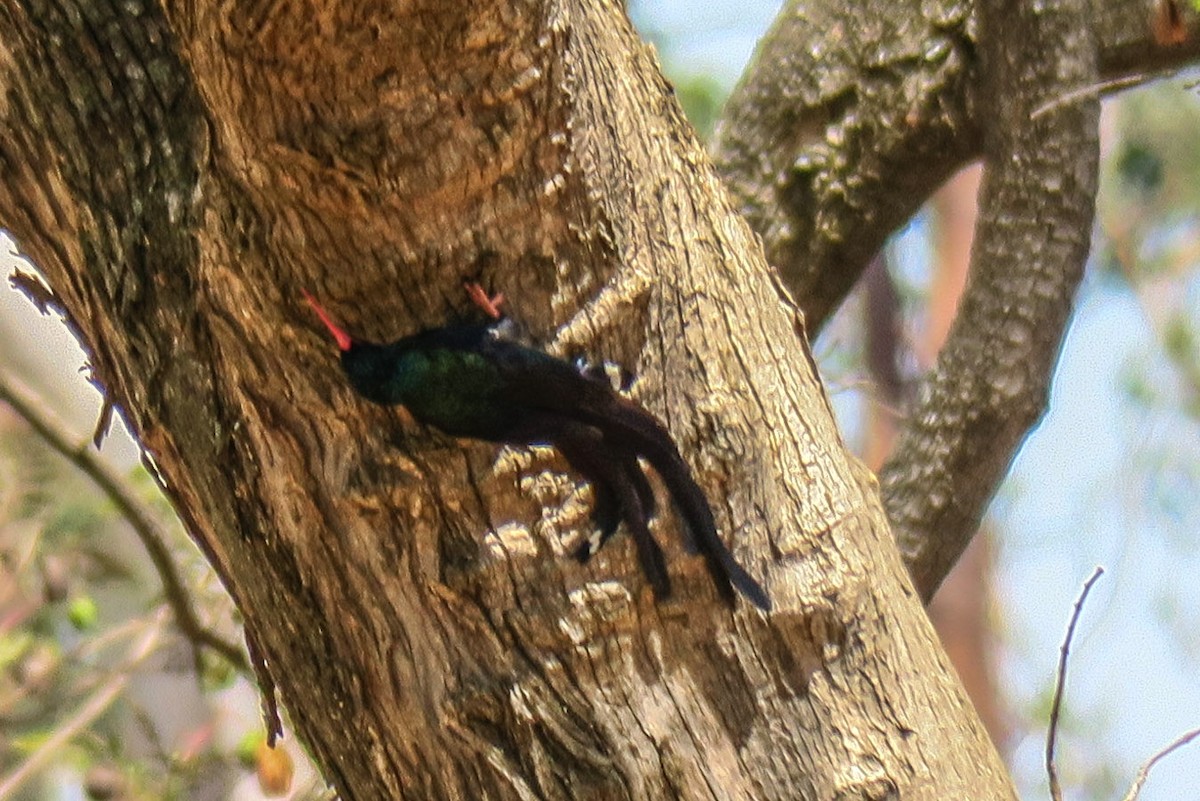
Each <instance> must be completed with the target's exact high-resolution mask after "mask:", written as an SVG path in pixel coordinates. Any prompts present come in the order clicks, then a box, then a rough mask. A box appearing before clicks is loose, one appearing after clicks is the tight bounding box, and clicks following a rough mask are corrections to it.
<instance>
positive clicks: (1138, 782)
mask: <svg viewBox="0 0 1200 801" xmlns="http://www.w3.org/2000/svg"><path fill="white" fill-rule="evenodd" d="M1197 737H1200V729H1192V730H1191V731H1189V732H1186V733H1184V734H1181V735H1180V736H1179V737H1177V738H1176V739H1175V741H1174V742H1172V743H1171V744H1170V745H1168V746H1167V747H1166V748H1164V749H1163V750H1161V751H1159V752H1158V753H1157V754H1155V755H1154V756H1152V757H1150V759H1148V760H1147V761H1146V764H1144V765H1142V767H1141V769H1140V770H1138V772H1137V778H1136V779H1134V780H1133V784H1132V785H1131V786H1130V788H1129V792H1128V793H1126V794H1125V797H1124V798H1122V799H1121V801H1137V797H1138V794H1139V793H1141V792H1142V785H1144V784H1145V783H1146V780H1147V779H1149V778H1150V771H1151V770H1153V769H1154V766H1155V765H1157V764H1158V762H1159V760H1161V759H1163V758H1165V757H1167V756H1169V755H1170V754H1171V753H1172V752H1174V751H1176V750H1178V749H1180V748H1183V747H1184V746H1185V745H1187V744H1188V743H1190V742H1191V741H1192V740H1195V739H1196V738H1197Z"/></svg>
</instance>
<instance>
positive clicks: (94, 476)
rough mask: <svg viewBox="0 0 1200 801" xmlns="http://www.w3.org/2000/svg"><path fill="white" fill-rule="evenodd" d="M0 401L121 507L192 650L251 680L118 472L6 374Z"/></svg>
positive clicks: (150, 514) (150, 515)
mask: <svg viewBox="0 0 1200 801" xmlns="http://www.w3.org/2000/svg"><path fill="white" fill-rule="evenodd" d="M0 401H4V402H6V403H7V404H8V405H9V406H11V407H12V409H13V411H15V412H16V413H17V414H18V415H19V416H20V417H21V418H22V419H24V420H25V422H27V423H28V424H29V426H30V427H31V428H32V429H33V430H34V431H36V432H37V433H38V434H39V435H40V436H41V437H42V439H43V440H45V441H46V443H47V444H48V445H49V446H50V447H51V448H53V449H54V450H56V451H58V452H59V453H60V454H62V455H63V456H65V457H66V458H67V460H68V461H70V462H71V463H72V464H73V465H75V466H76V467H77V468H79V470H80V471H81V472H83V474H84V475H86V476H87V477H88V478H90V479H91V480H92V481H93V482H94V483H95V484H96V486H98V487H99V488H100V489H101V491H102V492H104V494H105V495H106V496H107V497H108V499H109V500H110V501H111V502H112V503H113V505H114V506H116V508H117V511H118V512H120V513H121V515H122V516H123V517H124V518H125V519H126V520H127V521H129V525H130V526H131V527H132V528H133V531H134V533H135V534H136V535H137V537H138V539H139V540H140V541H141V543H142V547H143V548H145V549H146V554H147V555H148V556H149V557H150V561H151V562H152V563H153V565H154V569H155V571H157V573H158V576H159V579H160V580H161V581H162V586H163V593H164V595H165V596H166V599H167V603H168V604H170V606H171V611H172V612H173V613H174V615H175V625H176V626H177V627H178V628H179V630H180V632H181V633H182V634H183V636H184V637H185V638H186V639H187V640H188V641H189V642H191V643H192V646H193V647H194V648H200V647H205V648H211V649H212V650H213V651H216V652H217V653H218V654H220V655H221V657H223V658H224V659H225V660H226V661H227V662H229V664H231V665H232V666H233V667H234V668H236V669H237V670H238V671H240V672H241V673H243V674H246V675H249V673H250V663H249V662H248V661H247V660H246V656H245V654H244V653H243V652H242V649H240V648H238V647H237V646H236V645H234V644H233V643H231V642H229V641H228V640H225V639H224V638H223V637H221V636H220V635H218V634H216V633H215V632H213V631H211V630H209V629H208V628H206V627H205V626H204V624H203V623H201V622H200V619H199V618H198V617H197V616H196V612H195V610H194V609H193V608H192V603H191V599H190V598H189V596H188V592H187V589H186V588H185V587H184V584H183V580H182V579H181V578H180V576H179V571H178V569H177V568H176V566H175V561H174V560H173V559H172V558H171V552H170V550H169V549H168V548H167V545H166V541H167V538H166V533H165V532H164V531H163V530H162V528H161V526H159V524H158V523H157V522H156V520H155V517H154V513H153V512H151V511H150V510H149V509H148V508H147V507H146V505H145V504H144V503H143V502H142V501H141V500H140V499H139V498H138V497H137V495H136V494H135V493H134V492H133V490H132V489H131V488H130V487H129V486H128V485H127V484H126V482H125V480H124V479H123V478H122V477H121V476H120V475H119V474H118V473H117V472H116V470H114V469H113V468H112V467H111V466H110V465H109V464H108V463H107V462H105V461H103V460H101V459H100V458H99V457H98V455H97V454H96V453H95V451H92V450H89V449H88V448H87V446H86V445H84V446H83V447H77V446H75V445H74V444H72V438H71V436H70V434H69V433H67V428H66V426H65V425H63V423H62V421H61V420H59V419H58V418H57V417H55V416H54V415H53V413H52V412H50V411H49V407H48V406H47V404H46V403H45V402H43V401H42V400H41V399H39V398H38V397H37V396H36V395H35V394H34V393H33V392H32V391H30V390H29V389H28V388H26V387H24V386H23V385H22V384H21V383H20V382H19V381H18V380H17V379H16V378H14V377H13V376H12V375H10V374H9V373H7V372H5V371H4V370H0Z"/></svg>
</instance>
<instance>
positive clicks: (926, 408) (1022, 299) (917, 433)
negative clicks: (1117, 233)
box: [880, 0, 1099, 600]
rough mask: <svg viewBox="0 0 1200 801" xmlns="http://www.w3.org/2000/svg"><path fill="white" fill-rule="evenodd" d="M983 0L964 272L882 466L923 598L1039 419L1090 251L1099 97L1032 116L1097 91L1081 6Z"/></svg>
mask: <svg viewBox="0 0 1200 801" xmlns="http://www.w3.org/2000/svg"><path fill="white" fill-rule="evenodd" d="M1001 5H1002V7H993V6H992V5H991V4H990V3H981V4H980V28H981V34H980V41H981V42H982V43H984V49H983V51H982V53H981V71H982V75H981V79H982V83H981V100H982V104H981V109H980V111H981V113H985V114H989V115H990V116H991V117H992V118H993V120H994V123H993V125H992V126H991V127H990V128H989V129H988V132H987V136H986V142H985V152H986V159H987V162H986V169H985V173H984V179H983V185H982V188H981V190H980V217H979V222H978V225H977V230H976V235H975V245H974V248H973V252H972V258H971V269H970V277H969V279H968V285H967V289H966V292H965V294H964V297H963V300H962V303H961V306H960V310H959V313H958V315H957V317H956V319H955V321H954V325H953V326H952V327H951V330H950V334H949V337H948V339H947V342H946V345H945V346H944V347H943V348H942V351H941V353H940V354H939V356H938V361H937V364H936V365H935V366H934V369H933V370H932V371H931V372H930V373H929V374H928V375H927V376H926V377H925V378H924V379H923V381H922V384H921V387H920V389H919V391H918V394H917V397H918V400H917V402H916V404H915V408H914V409H913V410H912V411H911V412H910V414H909V415H908V420H907V423H906V425H905V427H904V430H903V431H902V433H901V437H900V440H899V443H898V444H897V447H896V450H895V452H894V453H893V454H892V457H891V459H890V460H889V461H888V463H887V464H886V465H884V467H883V469H882V470H881V471H880V484H881V486H882V490H883V497H884V504H885V506H886V507H887V511H888V516H889V518H890V520H891V521H892V527H893V531H894V533H895V534H896V538H897V540H898V541H899V544H900V550H901V553H902V555H903V557H904V559H905V561H906V562H907V564H908V566H909V570H910V572H911V573H912V575H913V580H914V583H915V584H916V586H917V590H918V592H920V593H921V595H922V597H923V598H925V599H926V600H928V599H929V598H931V597H932V596H933V593H934V591H935V590H936V589H937V587H938V585H939V584H940V583H941V581H942V579H943V578H944V577H945V575H946V573H947V572H948V571H949V569H950V568H951V567H952V566H953V565H954V563H955V561H957V559H958V557H959V555H960V554H961V553H962V552H963V550H965V548H966V546H967V544H968V543H969V542H970V541H971V538H972V537H973V536H974V535H975V532H976V530H977V529H978V525H979V520H980V518H981V517H982V514H983V510H984V508H985V506H986V504H987V502H988V501H989V500H990V499H991V497H992V494H993V493H994V492H995V488H996V486H997V485H998V484H999V482H1000V479H1001V478H1003V476H1004V473H1005V472H1006V471H1007V469H1008V465H1009V463H1010V461H1011V459H1012V455H1013V453H1014V452H1015V450H1016V447H1017V445H1018V444H1019V443H1020V441H1021V440H1022V439H1023V438H1024V437H1025V435H1026V434H1027V433H1028V431H1029V429H1030V427H1031V426H1032V425H1033V424H1034V423H1035V422H1036V421H1037V420H1038V419H1039V418H1040V416H1041V415H1042V413H1043V411H1044V409H1045V402H1046V397H1047V394H1048V391H1049V384H1050V375H1051V372H1052V371H1053V368H1054V364H1055V361H1056V360H1057V356H1058V351H1059V346H1060V343H1061V341H1062V334H1063V331H1064V330H1065V328H1066V325H1067V321H1068V318H1069V316H1070V312H1071V299H1072V297H1073V295H1074V293H1075V289H1076V287H1077V286H1078V284H1079V281H1080V280H1081V278H1082V276H1083V267H1084V264H1085V263H1086V260H1087V254H1088V247H1089V244H1090V241H1091V230H1092V218H1093V214H1094V209H1095V194H1096V185H1097V172H1098V163H1099V133H1098V122H1099V102H1098V101H1097V100H1096V99H1095V98H1089V97H1083V98H1080V99H1079V100H1078V102H1076V103H1072V104H1068V105H1062V106H1058V107H1056V108H1054V109H1051V110H1047V111H1045V112H1044V113H1042V114H1041V115H1040V116H1038V117H1037V118H1036V119H1033V112H1034V111H1035V110H1036V109H1038V108H1040V107H1043V106H1044V105H1045V103H1046V102H1047V101H1048V100H1051V99H1054V98H1057V97H1060V96H1062V95H1065V94H1066V93H1068V92H1070V91H1072V90H1073V89H1075V88H1077V87H1080V86H1089V85H1092V84H1094V83H1095V81H1096V77H1097V67H1096V62H1095V53H1096V51H1095V44H1094V40H1093V37H1092V30H1091V28H1090V27H1089V19H1088V14H1089V13H1090V6H1089V5H1088V4H1087V3H1086V2H1085V0H1059V2H1056V3H1052V4H1050V5H1049V6H1048V7H1046V8H1044V9H1042V10H1039V11H1038V12H1037V13H1034V11H1033V10H1032V9H1027V8H1026V7H1025V6H1018V7H1016V8H1015V9H1014V7H1012V4H1010V3H1001Z"/></svg>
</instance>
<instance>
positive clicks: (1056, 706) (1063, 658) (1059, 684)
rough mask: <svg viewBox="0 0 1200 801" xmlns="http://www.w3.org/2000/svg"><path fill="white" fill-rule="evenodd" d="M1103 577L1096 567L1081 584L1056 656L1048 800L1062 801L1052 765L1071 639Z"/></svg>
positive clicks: (1048, 740)
mask: <svg viewBox="0 0 1200 801" xmlns="http://www.w3.org/2000/svg"><path fill="white" fill-rule="evenodd" d="M1102 575H1104V568H1102V567H1097V568H1096V572H1094V573H1092V577H1091V578H1089V579H1088V580H1087V581H1085V582H1084V583H1083V590H1082V591H1081V592H1080V593H1079V599H1078V600H1076V601H1075V611H1073V612H1072V613H1071V622H1070V624H1069V625H1068V626H1067V636H1066V637H1065V638H1063V644H1062V648H1060V649H1059V656H1058V680H1057V681H1055V683H1054V703H1052V704H1051V705H1050V729H1049V731H1047V732H1046V774H1047V775H1048V776H1049V777H1050V798H1052V799H1053V801H1062V797H1063V795H1062V786H1061V785H1060V784H1059V782H1058V768H1057V767H1056V766H1055V764H1054V747H1055V745H1056V743H1057V741H1058V713H1059V711H1060V710H1061V709H1062V697H1063V688H1064V687H1065V686H1066V684H1067V656H1068V655H1069V654H1070V652H1071V638H1072V637H1074V636H1075V624H1076V623H1078V622H1079V613H1080V612H1082V611H1083V603H1084V601H1086V600H1087V597H1088V593H1089V592H1091V591H1092V585H1093V584H1095V583H1096V580H1097V579H1099V578H1100V577H1101V576H1102Z"/></svg>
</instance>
